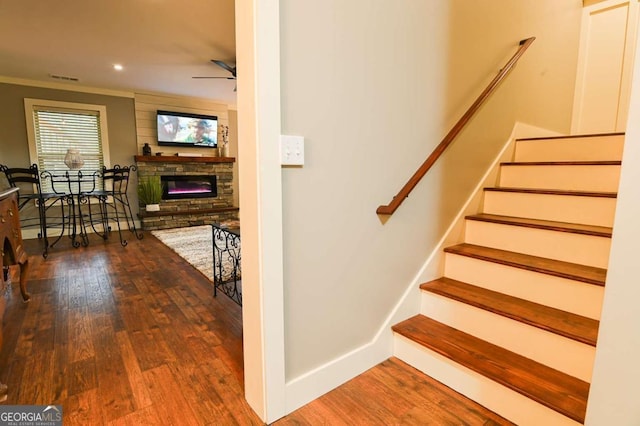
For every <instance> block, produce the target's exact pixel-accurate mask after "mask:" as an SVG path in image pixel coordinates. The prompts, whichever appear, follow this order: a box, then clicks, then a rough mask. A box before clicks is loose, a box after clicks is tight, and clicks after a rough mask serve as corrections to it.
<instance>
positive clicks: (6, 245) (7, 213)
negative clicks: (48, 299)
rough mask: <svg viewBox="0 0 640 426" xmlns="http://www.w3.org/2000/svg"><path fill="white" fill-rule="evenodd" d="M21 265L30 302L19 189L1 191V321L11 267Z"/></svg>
mask: <svg viewBox="0 0 640 426" xmlns="http://www.w3.org/2000/svg"><path fill="white" fill-rule="evenodd" d="M15 264H18V265H20V292H21V293H22V299H23V300H24V301H25V302H28V301H29V299H30V296H29V293H27V269H28V268H29V257H28V256H27V252H26V251H25V250H24V245H23V244H22V232H21V230H20V215H19V213H18V188H11V189H8V190H5V191H0V266H2V268H0V269H2V274H0V277H1V278H0V320H2V317H3V316H4V308H5V305H6V300H5V298H4V295H5V291H6V290H7V284H6V282H5V281H6V277H7V268H8V267H9V265H15ZM0 347H2V328H1V327H0ZM6 398H7V386H6V385H5V384H2V383H0V401H2V400H5V399H6Z"/></svg>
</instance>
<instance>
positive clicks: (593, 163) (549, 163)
mask: <svg viewBox="0 0 640 426" xmlns="http://www.w3.org/2000/svg"><path fill="white" fill-rule="evenodd" d="M500 165H501V166H620V165H622V161H619V160H611V161H511V162H505V163H500Z"/></svg>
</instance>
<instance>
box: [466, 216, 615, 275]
mask: <svg viewBox="0 0 640 426" xmlns="http://www.w3.org/2000/svg"><path fill="white" fill-rule="evenodd" d="M465 242H467V243H470V244H476V245H479V246H485V247H492V248H497V249H501V250H509V251H514V252H517V253H525V254H530V255H533V256H540V257H546V258H549V259H556V260H562V261H565V262H572V263H579V264H582V265H589V266H595V267H598V268H606V267H607V265H608V263H609V251H610V248H611V239H610V238H606V237H597V236H593V235H583V234H575V233H570V232H559V231H552V230H547V229H536V228H528V227H523V226H512V225H503V224H499V223H491V222H482V221H477V220H467V221H466V231H465Z"/></svg>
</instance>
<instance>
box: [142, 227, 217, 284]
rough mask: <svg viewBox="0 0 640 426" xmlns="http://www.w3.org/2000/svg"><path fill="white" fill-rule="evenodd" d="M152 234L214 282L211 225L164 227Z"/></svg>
mask: <svg viewBox="0 0 640 426" xmlns="http://www.w3.org/2000/svg"><path fill="white" fill-rule="evenodd" d="M151 234H152V235H153V236H155V237H156V238H157V239H159V240H160V241H162V242H163V243H164V244H165V245H166V246H167V247H169V248H170V249H171V250H173V251H175V252H176V253H177V254H178V255H179V256H180V257H182V258H183V259H184V260H186V261H187V262H189V263H190V264H191V265H192V266H193V267H194V268H196V269H197V270H198V271H200V272H201V273H202V274H203V275H204V276H205V277H207V278H209V281H211V282H213V236H212V232H211V226H209V225H204V226H192V227H186V228H173V229H162V230H158V231H152V232H151Z"/></svg>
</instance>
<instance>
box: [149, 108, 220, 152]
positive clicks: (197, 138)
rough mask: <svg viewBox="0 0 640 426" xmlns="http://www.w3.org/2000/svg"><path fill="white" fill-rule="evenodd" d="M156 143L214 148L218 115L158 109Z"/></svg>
mask: <svg viewBox="0 0 640 426" xmlns="http://www.w3.org/2000/svg"><path fill="white" fill-rule="evenodd" d="M157 121H158V145H164V146H184V147H200V148H216V147H217V146H218V117H216V116H213V115H201V114H192V113H187V112H171V111H158V120H157Z"/></svg>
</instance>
